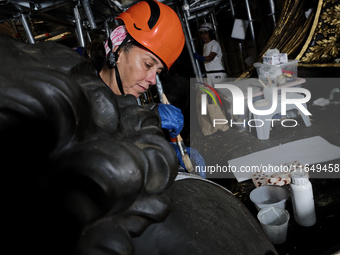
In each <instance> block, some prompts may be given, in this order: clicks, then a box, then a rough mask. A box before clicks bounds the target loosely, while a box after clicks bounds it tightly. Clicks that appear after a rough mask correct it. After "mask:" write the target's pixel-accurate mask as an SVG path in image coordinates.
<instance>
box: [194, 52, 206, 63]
mask: <svg viewBox="0 0 340 255" xmlns="http://www.w3.org/2000/svg"><path fill="white" fill-rule="evenodd" d="M194 58H195V59H197V60H199V61H202V62H205V57H203V56H201V55H200V54H198V53H197V52H195V53H194Z"/></svg>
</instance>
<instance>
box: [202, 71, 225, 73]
mask: <svg viewBox="0 0 340 255" xmlns="http://www.w3.org/2000/svg"><path fill="white" fill-rule="evenodd" d="M205 73H226V72H225V70H216V71H207V72H205Z"/></svg>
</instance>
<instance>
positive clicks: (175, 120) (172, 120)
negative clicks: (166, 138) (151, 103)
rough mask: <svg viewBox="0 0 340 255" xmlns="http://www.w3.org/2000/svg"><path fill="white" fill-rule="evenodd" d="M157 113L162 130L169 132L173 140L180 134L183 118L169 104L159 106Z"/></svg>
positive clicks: (179, 111)
mask: <svg viewBox="0 0 340 255" xmlns="http://www.w3.org/2000/svg"><path fill="white" fill-rule="evenodd" d="M158 112H159V116H160V117H161V122H162V128H164V129H167V130H169V132H170V137H171V138H175V137H176V136H177V135H178V134H179V133H181V131H182V129H183V125H184V117H183V114H182V112H181V110H180V109H179V108H177V107H175V106H173V105H170V104H160V105H159V106H158Z"/></svg>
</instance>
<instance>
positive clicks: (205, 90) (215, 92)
mask: <svg viewBox="0 0 340 255" xmlns="http://www.w3.org/2000/svg"><path fill="white" fill-rule="evenodd" d="M197 83H198V84H201V85H203V86H204V87H207V88H209V89H210V90H211V91H212V92H214V94H215V95H216V97H217V98H218V101H219V102H220V104H221V106H222V100H221V98H220V95H219V94H218V93H217V91H216V90H215V89H214V88H213V87H211V86H210V85H208V84H206V83H203V82H197ZM199 89H201V90H203V91H204V92H206V93H207V94H208V95H209V96H210V97H211V98H212V100H213V101H214V104H215V105H216V106H217V102H216V99H215V97H214V96H213V94H212V93H211V92H210V91H209V90H207V89H206V88H202V87H199Z"/></svg>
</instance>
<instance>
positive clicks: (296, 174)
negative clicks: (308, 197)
mask: <svg viewBox="0 0 340 255" xmlns="http://www.w3.org/2000/svg"><path fill="white" fill-rule="evenodd" d="M290 177H291V178H292V183H293V184H297V185H303V184H306V183H307V182H308V178H309V176H308V173H307V172H306V171H304V170H300V171H293V172H291V173H290Z"/></svg>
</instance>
